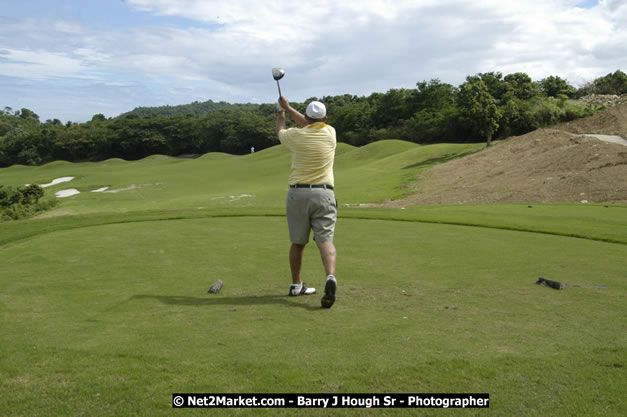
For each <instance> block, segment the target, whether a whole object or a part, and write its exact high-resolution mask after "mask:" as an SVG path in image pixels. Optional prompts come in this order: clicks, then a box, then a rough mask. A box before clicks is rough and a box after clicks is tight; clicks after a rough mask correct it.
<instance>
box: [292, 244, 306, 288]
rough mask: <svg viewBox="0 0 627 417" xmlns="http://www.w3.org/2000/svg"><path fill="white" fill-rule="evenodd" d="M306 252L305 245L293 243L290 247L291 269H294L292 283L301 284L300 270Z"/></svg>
mask: <svg viewBox="0 0 627 417" xmlns="http://www.w3.org/2000/svg"><path fill="white" fill-rule="evenodd" d="M304 253H305V245H297V244H296V243H292V247H291V248H290V269H291V270H292V283H293V284H300V271H301V269H302V266H303V254H304Z"/></svg>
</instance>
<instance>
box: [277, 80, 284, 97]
mask: <svg viewBox="0 0 627 417" xmlns="http://www.w3.org/2000/svg"><path fill="white" fill-rule="evenodd" d="M276 86H277V87H278V88H279V97H281V96H282V95H283V94H281V84H279V80H276Z"/></svg>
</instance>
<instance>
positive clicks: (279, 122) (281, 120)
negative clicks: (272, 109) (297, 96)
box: [276, 111, 285, 137]
mask: <svg viewBox="0 0 627 417" xmlns="http://www.w3.org/2000/svg"><path fill="white" fill-rule="evenodd" d="M283 129H285V112H284V111H281V112H278V113H277V115H276V135H277V137H279V132H280V131H281V130H283Z"/></svg>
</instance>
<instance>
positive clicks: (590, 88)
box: [0, 70, 627, 166]
mask: <svg viewBox="0 0 627 417" xmlns="http://www.w3.org/2000/svg"><path fill="white" fill-rule="evenodd" d="M589 94H613V95H618V96H621V95H624V94H627V75H626V74H625V73H624V72H622V71H620V70H618V71H616V72H614V73H611V74H608V75H606V76H604V77H601V78H598V79H597V80H595V81H594V82H591V83H589V84H587V85H585V86H584V87H582V88H580V89H575V88H574V87H573V86H571V85H570V84H569V83H568V82H567V81H566V80H564V79H561V78H560V77H557V76H551V77H547V78H545V79H543V80H540V81H533V80H532V79H531V78H530V77H529V76H528V75H527V74H525V73H515V74H508V75H505V76H504V75H503V74H502V73H499V72H490V73H481V74H477V75H473V76H469V77H467V78H466V81H465V82H464V83H462V84H461V85H460V86H457V87H455V86H453V85H451V84H447V83H443V82H441V81H440V80H437V79H434V80H431V81H422V82H419V83H417V85H416V88H415V89H392V90H389V91H388V92H386V93H373V94H371V95H370V96H368V97H363V96H362V97H358V96H354V95H350V94H346V95H341V96H327V97H320V98H316V97H312V98H310V99H308V100H307V101H306V102H305V103H292V104H293V105H294V106H295V107H296V108H298V109H300V110H301V111H303V110H304V108H305V106H306V105H307V104H308V103H309V102H310V101H312V100H321V101H323V102H324V103H325V104H326V105H327V108H328V115H329V124H331V125H333V126H334V127H335V128H336V130H337V134H338V140H339V141H341V142H346V143H349V144H352V145H357V146H361V145H364V144H367V143H370V142H374V141H378V140H382V139H390V138H396V139H403V140H408V141H412V142H415V143H421V144H427V143H437V142H457V143H468V142H485V141H487V142H488V143H489V141H490V140H491V139H493V138H500V137H507V136H510V135H520V134H524V133H527V132H530V131H532V130H535V129H537V128H540V127H546V126H551V125H553V124H555V123H558V122H565V121H570V120H574V119H577V118H580V117H584V116H589V115H591V114H593V113H595V112H596V111H598V110H600V109H601V108H602V107H599V106H596V105H594V104H589V103H588V104H586V103H583V102H581V101H576V100H575V99H577V98H580V97H582V96H584V95H589ZM623 99H624V97H623ZM619 100H621V99H620V98H619ZM275 114H276V109H275V105H274V104H229V103H224V102H220V103H215V102H213V101H211V100H208V101H207V102H203V103H199V102H194V103H191V104H187V105H182V106H162V107H149V108H146V107H142V108H136V109H135V110H133V111H131V112H128V113H124V114H122V115H120V116H118V117H115V118H109V119H107V118H106V117H105V116H103V115H102V114H96V115H94V116H93V118H92V119H91V120H90V121H88V122H85V123H72V122H68V123H66V124H63V123H61V121H59V120H57V119H54V120H46V121H45V122H42V121H40V120H39V116H38V115H37V114H35V113H34V112H33V111H31V110H29V109H26V108H23V109H20V110H13V109H12V108H10V107H5V108H4V110H0V166H10V165H13V164H28V165H37V164H42V163H46V162H49V161H53V160H67V161H86V160H92V161H93V160H103V159H107V158H112V157H118V158H123V159H127V160H134V159H139V158H143V157H146V156H148V155H151V154H156V153H159V154H167V155H181V154H201V153H207V152H227V153H232V154H242V153H247V152H250V148H251V147H255V149H257V150H261V149H264V148H267V147H269V146H272V145H274V144H276V141H275V133H274V127H275V118H276V116H275Z"/></svg>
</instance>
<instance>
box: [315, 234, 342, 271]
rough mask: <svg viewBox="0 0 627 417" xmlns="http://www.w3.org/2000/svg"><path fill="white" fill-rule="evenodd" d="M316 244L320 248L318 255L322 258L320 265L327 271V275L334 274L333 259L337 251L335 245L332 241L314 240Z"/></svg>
mask: <svg viewBox="0 0 627 417" xmlns="http://www.w3.org/2000/svg"><path fill="white" fill-rule="evenodd" d="M316 243H317V244H318V249H320V257H321V258H322V265H323V266H324V270H325V271H326V273H327V276H329V275H333V276H335V259H336V257H337V252H336V250H335V245H334V244H333V242H332V241H326V242H316Z"/></svg>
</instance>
